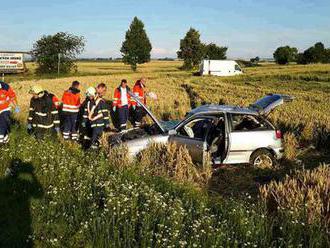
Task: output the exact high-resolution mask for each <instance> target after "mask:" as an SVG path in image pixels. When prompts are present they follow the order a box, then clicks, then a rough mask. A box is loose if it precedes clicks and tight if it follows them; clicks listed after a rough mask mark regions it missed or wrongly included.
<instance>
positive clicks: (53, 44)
mask: <svg viewBox="0 0 330 248" xmlns="http://www.w3.org/2000/svg"><path fill="white" fill-rule="evenodd" d="M84 47H85V41H84V37H82V36H76V35H73V34H69V33H64V32H59V33H56V34H54V35H44V36H42V37H41V38H40V39H39V40H38V41H36V42H35V43H34V45H33V50H32V56H33V58H34V59H35V61H36V62H37V64H38V68H37V72H38V73H56V72H58V67H59V72H60V73H68V72H70V71H71V70H72V69H74V68H76V65H75V62H74V60H75V59H76V57H77V55H79V54H80V53H82V52H83V50H84Z"/></svg>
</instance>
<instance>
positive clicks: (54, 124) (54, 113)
mask: <svg viewBox="0 0 330 248" xmlns="http://www.w3.org/2000/svg"><path fill="white" fill-rule="evenodd" d="M29 93H30V94H32V98H31V101H30V111H29V117H28V126H27V128H28V132H29V133H33V134H34V135H35V136H36V138H38V139H40V138H44V136H45V135H46V134H53V133H54V131H55V132H56V133H57V134H59V133H60V121H59V118H58V110H57V109H56V107H55V105H54V103H53V95H52V94H50V93H48V92H47V91H45V90H43V89H42V87H41V86H39V85H35V86H32V87H31V89H30V91H29Z"/></svg>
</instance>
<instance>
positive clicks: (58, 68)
mask: <svg viewBox="0 0 330 248" xmlns="http://www.w3.org/2000/svg"><path fill="white" fill-rule="evenodd" d="M60 64H61V54H60V53H58V63H57V75H58V76H60Z"/></svg>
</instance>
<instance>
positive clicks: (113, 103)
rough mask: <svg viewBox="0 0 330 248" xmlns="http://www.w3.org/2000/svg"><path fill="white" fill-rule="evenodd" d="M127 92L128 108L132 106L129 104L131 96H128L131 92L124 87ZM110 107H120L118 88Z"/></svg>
mask: <svg viewBox="0 0 330 248" xmlns="http://www.w3.org/2000/svg"><path fill="white" fill-rule="evenodd" d="M126 90H127V93H126V94H127V101H128V106H130V105H131V104H132V102H131V96H130V95H129V94H128V92H129V91H130V90H131V89H130V88H129V87H126ZM112 105H113V106H115V107H118V108H121V107H122V103H121V90H120V86H119V87H118V88H116V89H115V94H114V97H113V102H112Z"/></svg>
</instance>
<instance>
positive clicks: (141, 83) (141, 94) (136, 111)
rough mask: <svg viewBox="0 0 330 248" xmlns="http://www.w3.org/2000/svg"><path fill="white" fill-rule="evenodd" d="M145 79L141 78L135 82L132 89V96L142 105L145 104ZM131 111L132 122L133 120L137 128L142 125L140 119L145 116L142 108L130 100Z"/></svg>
mask: <svg viewBox="0 0 330 248" xmlns="http://www.w3.org/2000/svg"><path fill="white" fill-rule="evenodd" d="M145 82H146V80H145V78H141V79H140V80H137V81H136V83H135V85H134V87H133V93H134V95H135V96H136V97H137V98H138V99H139V100H140V102H142V103H143V104H144V105H146V104H147V98H146V96H147V95H146V91H145V88H146V86H145ZM132 109H133V120H134V126H135V127H139V126H141V124H142V119H143V117H144V116H145V111H144V109H143V108H142V106H141V105H140V104H138V103H137V102H136V101H134V100H133V99H132Z"/></svg>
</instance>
